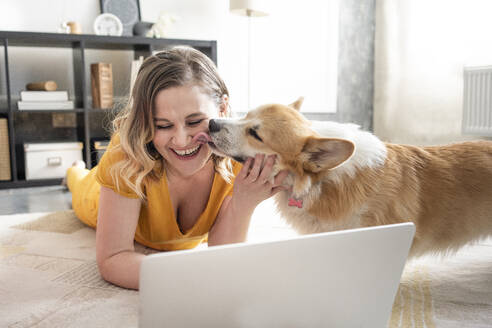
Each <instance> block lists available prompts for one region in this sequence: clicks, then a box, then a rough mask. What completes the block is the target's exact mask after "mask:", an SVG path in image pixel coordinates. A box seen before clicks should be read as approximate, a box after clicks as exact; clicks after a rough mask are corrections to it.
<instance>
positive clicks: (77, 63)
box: [0, 31, 217, 189]
mask: <svg viewBox="0 0 492 328" xmlns="http://www.w3.org/2000/svg"><path fill="white" fill-rule="evenodd" d="M175 45H187V46H191V47H193V48H195V49H197V50H200V51H201V52H203V53H204V54H206V55H207V56H208V57H210V58H211V59H212V60H213V61H214V62H215V63H216V64H217V42H216V41H207V40H184V39H151V38H144V37H112V36H97V35H84V34H80V35H75V34H58V33H33V32H10V31H0V47H2V46H3V51H4V67H3V68H1V67H0V69H2V70H3V72H1V71H0V73H1V74H3V79H4V81H5V88H4V87H3V86H2V92H3V90H5V93H6V99H7V101H6V105H5V106H3V105H0V117H5V118H7V119H8V130H9V131H8V135H9V148H10V149H9V150H10V167H11V176H12V180H11V181H0V189H6V188H20V187H33V186H46V185H56V184H59V183H60V179H46V180H25V179H24V177H23V176H22V174H21V172H19V158H20V157H23V154H22V142H19V141H16V140H17V139H20V138H18V137H19V131H17V130H18V129H17V130H16V125H15V124H14V123H15V122H16V119H17V117H18V115H21V114H22V115H32V116H35V115H39V114H40V113H41V114H42V113H75V115H77V126H76V127H75V128H74V129H76V135H77V140H78V141H80V142H82V143H83V144H84V149H83V156H84V160H85V162H86V163H87V165H88V167H89V168H90V167H91V147H90V142H91V138H92V137H93V136H92V135H91V124H92V125H93V124H94V122H92V123H91V116H94V115H98V114H96V113H101V110H95V109H93V108H92V106H91V104H90V98H89V95H90V90H87V87H86V82H87V81H86V71H87V69H88V65H89V63H87V62H86V59H85V54H86V50H88V49H100V50H127V51H128V50H129V51H133V53H134V58H135V59H137V58H139V57H140V56H144V57H147V56H149V55H150V54H152V52H153V51H157V50H161V49H164V48H166V47H171V46H175ZM13 47H40V48H68V49H70V48H71V49H72V62H73V81H72V82H73V87H74V88H73V89H74V94H73V95H72V96H73V100H74V103H75V107H76V109H74V110H63V111H61V110H52V111H49V110H47V111H46V110H43V111H39V110H36V111H34V110H31V111H26V110H22V111H20V110H18V109H17V105H16V103H15V101H13V99H12V92H13V90H11V85H12V81H13V79H15V78H16V77H15V76H14V74H12V69H11V66H10V64H9V63H10V62H11V59H12V58H9V49H12V48H13ZM128 65H130V63H128ZM21 82H22V83H24V84H25V83H27V82H29V81H21ZM92 121H94V120H92ZM43 133H44V132H43V131H39V135H42V134H43ZM43 136H44V135H43ZM44 137H46V136H44ZM47 137H50V136H47ZM55 137H56V136H55ZM58 140H59V137H58Z"/></svg>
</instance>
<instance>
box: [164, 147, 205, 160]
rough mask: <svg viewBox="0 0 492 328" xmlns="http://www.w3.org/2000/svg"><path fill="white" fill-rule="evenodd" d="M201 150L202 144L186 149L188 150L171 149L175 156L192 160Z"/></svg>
mask: <svg viewBox="0 0 492 328" xmlns="http://www.w3.org/2000/svg"><path fill="white" fill-rule="evenodd" d="M201 148H202V145H201V144H200V145H198V146H196V147H193V148H190V149H186V150H176V149H173V148H171V150H172V152H173V153H174V155H176V156H177V157H178V158H179V159H192V158H194V157H195V156H196V155H198V153H199V152H200V149H201Z"/></svg>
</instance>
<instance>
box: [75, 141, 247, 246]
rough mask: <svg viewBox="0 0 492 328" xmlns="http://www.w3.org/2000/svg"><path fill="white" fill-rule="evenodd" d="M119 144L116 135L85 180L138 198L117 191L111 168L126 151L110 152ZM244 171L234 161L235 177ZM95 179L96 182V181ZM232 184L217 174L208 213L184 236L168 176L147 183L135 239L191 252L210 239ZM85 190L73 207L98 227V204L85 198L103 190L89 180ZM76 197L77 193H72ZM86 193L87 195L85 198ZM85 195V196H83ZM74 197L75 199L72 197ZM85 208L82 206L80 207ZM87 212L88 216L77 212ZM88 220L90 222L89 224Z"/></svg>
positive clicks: (123, 189) (125, 189)
mask: <svg viewBox="0 0 492 328" xmlns="http://www.w3.org/2000/svg"><path fill="white" fill-rule="evenodd" d="M117 143H119V137H118V136H114V137H113V138H112V141H111V143H110V144H109V146H108V149H107V150H106V152H105V153H104V155H103V157H102V158H101V160H100V162H99V164H98V166H97V167H96V168H97V170H96V168H94V169H92V170H91V172H89V174H87V176H86V177H84V180H94V181H97V182H98V183H95V184H96V185H101V186H104V187H107V188H110V189H112V190H113V191H115V192H116V193H118V194H120V195H122V196H125V197H129V198H138V196H137V195H136V194H135V192H133V191H132V190H131V189H130V188H129V187H128V186H126V185H125V184H124V183H121V182H120V189H119V190H117V189H116V184H115V183H114V182H113V180H112V177H111V175H110V172H109V168H110V167H111V165H112V163H115V162H117V161H119V160H121V159H122V158H123V156H125V155H124V154H123V152H121V151H118V150H115V149H113V150H111V148H112V147H113V145H115V144H117ZM240 169H241V165H240V164H239V163H236V162H234V165H233V172H234V176H235V175H237V174H238V172H239V170H240ZM94 177H95V179H94ZM232 183H233V181H231V183H230V184H229V183H227V182H226V181H225V180H224V179H223V178H222V177H221V176H220V174H218V173H215V175H214V181H213V184H212V189H211V191H210V196H209V199H208V202H207V205H206V208H205V210H204V211H203V213H202V214H201V215H200V217H199V218H198V219H197V221H196V222H195V224H194V226H193V227H191V228H190V229H189V230H188V231H186V232H185V233H182V232H181V230H180V228H179V226H178V223H177V220H176V218H175V217H174V210H173V206H172V203H171V198H170V195H169V188H168V185H167V178H166V174H163V175H162V178H161V179H160V180H159V181H155V182H145V183H144V192H145V195H146V197H147V202H146V203H142V208H141V210H140V217H139V220H138V225H137V229H136V231H135V240H136V241H137V242H139V243H141V244H143V245H145V246H148V247H151V248H155V249H159V250H178V249H190V248H194V247H196V246H197V245H198V244H200V243H201V242H203V241H206V240H207V236H208V231H209V230H210V228H211V227H212V225H213V223H214V222H215V219H216V217H217V214H218V213H219V210H220V207H221V205H222V202H223V201H224V198H225V197H226V196H228V195H231V194H232V187H233V186H232ZM84 185H85V187H84V188H83V189H85V190H78V192H77V194H80V196H81V197H77V198H80V199H73V200H72V202H73V207H74V210H75V212H76V214H77V215H78V216H79V218H81V220H82V221H84V222H86V223H87V224H89V225H93V226H95V223H96V222H95V221H96V220H97V204H96V205H95V206H87V205H89V204H88V202H87V201H84V199H83V198H85V197H87V194H88V193H94V192H96V193H97V198H99V197H98V195H99V190H94V188H96V189H100V187H93V186H90V183H88V181H84ZM73 194H75V193H73ZM84 194H85V195H84ZM83 195H84V196H83ZM72 197H74V196H72ZM77 203H84V204H85V206H86V208H85V209H83V211H80V210H79V211H77V208H80V207H81V206H77ZM80 205H82V204H80ZM78 212H86V213H78ZM83 217H91V219H90V220H87V219H86V220H84V218H83ZM87 221H89V222H87Z"/></svg>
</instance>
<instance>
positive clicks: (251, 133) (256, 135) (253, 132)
mask: <svg viewBox="0 0 492 328" xmlns="http://www.w3.org/2000/svg"><path fill="white" fill-rule="evenodd" d="M248 133H249V134H250V135H252V136H253V137H255V139H257V140H259V141H261V142H263V140H262V139H261V138H260V136H259V135H258V133H256V130H255V129H249V130H248Z"/></svg>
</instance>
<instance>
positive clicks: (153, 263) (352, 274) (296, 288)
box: [139, 223, 415, 328]
mask: <svg viewBox="0 0 492 328" xmlns="http://www.w3.org/2000/svg"><path fill="white" fill-rule="evenodd" d="M414 233H415V226H414V224H413V223H403V224H395V225H386V226H377V227H370V228H361V229H353V230H343V231H335V232H327V233H320V234H312V235H303V236H299V237H294V238H291V239H287V240H278V241H269V242H260V243H241V244H231V245H224V246H215V247H209V248H206V249H199V250H196V249H195V250H186V251H176V252H169V253H160V254H154V255H149V256H147V257H146V258H145V259H144V260H143V262H142V265H141V272H140V312H139V326H140V327H143V328H147V327H173V328H178V327H201V328H203V327H213V328H217V327H226V328H234V327H241V328H242V327H255V328H258V327H268V328H272V327H282V328H283V327H310V328H311V327H337V328H339V327H386V325H387V322H388V320H389V317H390V314H391V309H392V305H393V301H394V298H395V295H396V292H397V290H398V285H399V281H400V278H401V274H402V271H403V268H404V265H405V262H406V258H407V255H408V252H409V249H410V246H411V243H412V240H413V236H414Z"/></svg>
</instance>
